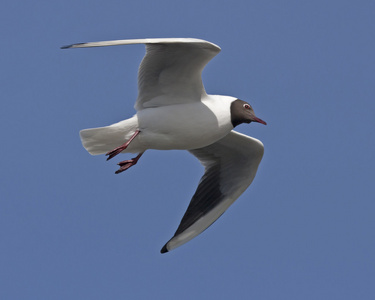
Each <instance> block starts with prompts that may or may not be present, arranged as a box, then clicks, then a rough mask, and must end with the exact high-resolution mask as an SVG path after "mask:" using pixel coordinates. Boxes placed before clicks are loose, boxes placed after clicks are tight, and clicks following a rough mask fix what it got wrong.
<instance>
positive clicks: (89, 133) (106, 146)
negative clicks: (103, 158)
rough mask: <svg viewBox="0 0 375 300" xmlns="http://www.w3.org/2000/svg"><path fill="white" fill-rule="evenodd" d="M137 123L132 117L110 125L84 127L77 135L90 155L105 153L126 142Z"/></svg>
mask: <svg viewBox="0 0 375 300" xmlns="http://www.w3.org/2000/svg"><path fill="white" fill-rule="evenodd" d="M137 125H138V122H137V120H134V117H133V118H131V119H128V120H125V121H121V122H119V123H116V124H113V125H110V126H105V127H98V128H89V129H84V130H81V131H80V132H79V135H80V137H81V141H82V145H83V147H84V148H85V149H86V150H87V151H88V152H89V153H90V154H91V155H99V154H105V153H107V152H109V151H111V150H113V149H114V148H116V147H118V146H120V145H122V144H123V143H124V142H126V140H127V139H129V138H130V136H131V135H132V134H133V133H134V131H135V130H136V128H137Z"/></svg>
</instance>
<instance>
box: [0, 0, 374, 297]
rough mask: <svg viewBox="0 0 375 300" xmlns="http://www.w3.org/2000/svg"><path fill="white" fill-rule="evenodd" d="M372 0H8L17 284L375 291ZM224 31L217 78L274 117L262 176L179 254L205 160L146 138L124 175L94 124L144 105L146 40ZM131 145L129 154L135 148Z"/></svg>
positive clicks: (9, 166) (1, 182) (5, 53)
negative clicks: (176, 238) (94, 152)
mask: <svg viewBox="0 0 375 300" xmlns="http://www.w3.org/2000/svg"><path fill="white" fill-rule="evenodd" d="M374 9H375V3H374V2H373V1H320V0H318V1H198V0H191V1H183V2H182V1H144V0H140V1H114V0H108V1H97V0H93V1H81V0H78V1H72V0H65V1H37V2H32V1H15V0H12V1H10V0H5V1H3V3H2V9H1V11H0V25H1V26H0V33H1V55H0V65H1V71H0V76H1V77H0V79H1V99H2V101H1V110H0V125H1V126H0V127H1V132H2V138H3V141H4V142H3V146H2V147H1V150H0V151H1V153H0V154H1V156H0V157H1V168H0V195H1V200H0V241H1V242H0V252H1V256H0V286H1V288H0V298H1V299H288V300H290V299H305V300H306V299H374V297H375V285H374V280H375V257H374V253H375V237H374V228H375V218H374V211H375V202H374V199H375V197H374V183H373V181H374V178H375V171H374V169H375V168H374V167H375V166H374V164H375V163H374V162H375V160H374V153H375V138H374V137H375V135H374V129H375V121H374V112H375V104H374V96H375V84H374V71H375V39H374V30H375V26H374V25H375V22H374ZM145 37H195V38H202V39H206V40H208V41H211V42H213V43H216V44H218V45H220V46H221V48H222V52H221V53H220V54H219V55H218V56H217V57H215V58H214V59H213V60H212V61H211V62H210V64H209V65H208V66H207V68H206V69H205V71H204V74H203V79H204V83H205V87H206V90H207V92H209V93H212V94H223V95H231V96H236V97H238V98H241V99H244V100H247V101H249V102H250V103H251V104H252V106H253V107H254V110H255V112H256V114H257V115H258V117H260V118H262V119H264V120H265V121H267V123H268V125H267V126H263V125H260V124H251V125H250V126H247V125H242V126H240V127H239V128H238V130H239V131H241V132H242V133H245V134H248V135H251V136H254V137H256V138H259V139H260V140H262V141H263V143H264V145H265V155H264V158H263V161H262V163H261V165H260V168H259V171H258V174H257V177H256V178H255V180H254V182H253V184H252V185H251V187H250V188H249V189H248V190H247V191H246V192H245V193H244V194H243V195H242V196H241V197H240V198H239V199H238V200H237V202H235V204H234V205H233V206H232V207H230V209H229V210H228V211H227V212H226V213H225V214H224V215H223V216H222V217H221V218H220V219H219V220H218V221H217V222H216V223H215V224H214V225H213V226H212V227H210V228H209V229H208V230H207V231H205V232H204V233H203V234H201V235H200V236H198V237H197V238H195V239H194V240H192V241H190V242H189V243H188V244H186V245H184V246H182V247H180V248H178V249H176V250H174V251H172V252H170V253H167V254H164V255H161V254H160V253H159V250H160V248H161V247H162V246H163V245H164V243H165V242H166V241H167V240H168V239H169V238H170V237H171V236H172V235H173V233H174V231H175V230H176V228H177V226H178V224H179V222H180V219H181V217H182V215H183V213H184V211H185V209H186V207H187V205H188V203H189V201H190V198H191V196H192V195H193V193H194V191H195V188H196V186H197V183H198V181H199V178H200V177H201V175H202V173H203V168H202V167H201V166H200V164H199V162H198V161H197V160H196V159H195V158H194V157H193V156H192V155H190V154H189V153H187V152H186V151H185V152H184V151H165V152H162V151H148V152H146V154H145V155H144V156H143V157H142V159H141V160H140V162H139V164H138V165H137V166H136V167H134V168H132V169H130V170H129V171H127V172H125V173H123V174H121V175H115V174H114V171H115V170H116V169H117V166H116V161H109V162H106V161H105V157H104V156H99V157H92V156H90V155H89V154H88V153H87V152H86V151H85V150H84V149H83V148H82V146H81V143H80V140H79V135H78V132H79V130H80V129H84V128H90V127H97V126H104V125H109V124H111V123H114V122H117V121H120V120H122V119H125V118H128V117H130V116H132V115H133V114H134V109H133V105H134V101H135V99H136V96H137V82H136V74H137V68H138V65H139V63H140V60H141V59H142V57H143V55H144V47H143V46H142V45H134V46H123V47H106V48H94V49H71V50H60V49H59V47H60V46H62V45H66V44H71V43H76V42H88V41H100V40H111V39H125V38H145ZM125 157H127V156H125V155H123V158H125Z"/></svg>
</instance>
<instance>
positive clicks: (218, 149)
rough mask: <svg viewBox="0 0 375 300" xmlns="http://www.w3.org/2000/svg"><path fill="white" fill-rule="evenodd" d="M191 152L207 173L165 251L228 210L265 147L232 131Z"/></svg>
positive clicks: (246, 181) (244, 187) (248, 178)
mask: <svg viewBox="0 0 375 300" xmlns="http://www.w3.org/2000/svg"><path fill="white" fill-rule="evenodd" d="M190 152H191V153H192V154H193V155H194V156H196V157H197V158H198V159H199V160H200V162H201V163H202V165H203V166H204V167H205V173H204V175H203V177H202V178H201V180H200V182H199V185H198V188H197V190H196V192H195V194H194V196H193V198H192V199H191V202H190V204H189V206H188V208H187V211H186V212H185V215H184V216H183V218H182V220H181V223H180V225H179V227H178V229H177V231H176V233H175V234H174V236H173V237H172V238H171V239H170V240H169V241H168V242H167V243H166V244H165V246H164V247H163V248H162V250H161V252H162V253H164V252H168V251H170V250H172V249H174V248H177V247H179V246H181V245H182V244H184V243H186V242H188V241H189V240H191V239H192V238H194V237H195V236H197V235H198V234H200V233H201V232H203V231H204V230H205V229H206V228H208V227H209V226H210V225H211V224H212V223H213V222H215V221H216V220H217V219H218V218H219V217H220V216H221V215H222V214H223V213H224V212H225V211H226V209H227V208H228V207H229V206H230V205H231V204H232V203H233V202H234V201H235V200H236V199H237V198H238V197H239V196H240V195H241V194H242V193H243V192H244V191H245V190H246V189H247V187H248V186H249V185H250V184H251V182H252V181H253V179H254V177H255V174H256V172H257V169H258V166H259V163H260V161H261V159H262V156H263V152H264V148H263V144H262V143H261V142H260V141H259V140H257V139H254V138H252V137H249V136H246V135H243V134H240V133H238V132H235V131H232V132H231V133H229V134H228V135H227V136H226V137H224V138H223V139H221V140H219V141H218V142H216V143H214V144H212V145H210V146H207V147H204V148H200V149H195V150H190Z"/></svg>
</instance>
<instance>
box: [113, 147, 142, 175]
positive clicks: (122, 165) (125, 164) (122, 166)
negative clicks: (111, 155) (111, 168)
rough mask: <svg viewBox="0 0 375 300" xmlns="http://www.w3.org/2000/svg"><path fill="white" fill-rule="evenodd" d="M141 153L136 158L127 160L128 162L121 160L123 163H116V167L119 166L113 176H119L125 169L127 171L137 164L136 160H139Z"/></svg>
mask: <svg viewBox="0 0 375 300" xmlns="http://www.w3.org/2000/svg"><path fill="white" fill-rule="evenodd" d="M142 154H143V152H141V153H139V154H138V155H137V156H136V157H134V158H132V159H128V160H123V161H120V162H119V163H118V165H119V166H120V169H118V170H117V171H116V172H115V174H120V173H121V172H124V171H126V170H127V169H129V168H130V167H132V166H134V165H135V164H137V162H138V160H139V159H140V158H141V156H142Z"/></svg>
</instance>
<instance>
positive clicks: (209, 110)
mask: <svg viewBox="0 0 375 300" xmlns="http://www.w3.org/2000/svg"><path fill="white" fill-rule="evenodd" d="M227 98H230V99H227ZM232 99H233V98H232V97H224V98H223V97H222V96H221V97H217V96H209V97H207V98H205V99H203V100H202V102H196V103H186V104H179V105H169V106H162V107H154V108H149V109H143V110H141V111H139V112H138V113H137V116H138V120H139V129H140V131H141V134H140V135H139V142H140V143H141V144H142V145H144V146H145V148H149V149H158V150H171V149H180V150H187V149H197V148H202V147H205V146H208V145H210V144H212V143H214V142H216V141H218V140H219V139H221V138H223V137H224V136H225V135H227V134H228V133H229V132H230V131H231V130H232V129H233V126H232V123H231V119H230V103H231V101H232Z"/></svg>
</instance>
